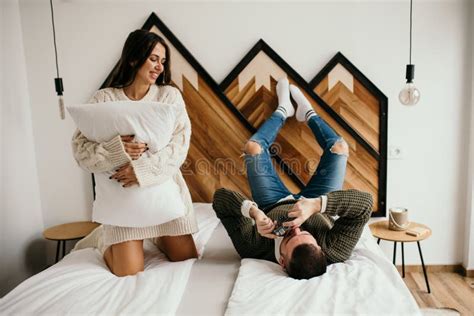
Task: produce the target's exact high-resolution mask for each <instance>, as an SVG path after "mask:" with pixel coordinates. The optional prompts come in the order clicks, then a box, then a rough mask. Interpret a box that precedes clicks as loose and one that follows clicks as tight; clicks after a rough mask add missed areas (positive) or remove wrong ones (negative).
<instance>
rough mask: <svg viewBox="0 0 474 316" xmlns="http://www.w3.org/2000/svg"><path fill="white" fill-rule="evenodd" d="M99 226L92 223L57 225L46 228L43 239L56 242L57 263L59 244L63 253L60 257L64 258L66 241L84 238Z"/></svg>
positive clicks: (57, 259)
mask: <svg viewBox="0 0 474 316" xmlns="http://www.w3.org/2000/svg"><path fill="white" fill-rule="evenodd" d="M99 225H100V224H98V223H94V222H74V223H67V224H62V225H57V226H53V227H50V228H47V229H46V230H45V231H44V232H43V237H44V238H46V239H48V240H55V241H57V242H58V245H57V247H56V262H58V261H59V252H60V249H61V244H62V251H63V255H62V257H64V256H65V255H66V241H68V240H76V239H81V238H84V237H85V236H87V235H89V233H90V232H92V231H93V230H94V229H95V228H96V227H98V226H99ZM62 257H61V258H62Z"/></svg>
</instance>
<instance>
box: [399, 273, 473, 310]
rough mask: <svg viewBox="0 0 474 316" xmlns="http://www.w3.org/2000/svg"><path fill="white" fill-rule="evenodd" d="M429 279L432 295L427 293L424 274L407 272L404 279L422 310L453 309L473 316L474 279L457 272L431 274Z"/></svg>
mask: <svg viewBox="0 0 474 316" xmlns="http://www.w3.org/2000/svg"><path fill="white" fill-rule="evenodd" d="M428 270H429V266H428ZM428 278H429V281H430V287H431V294H429V293H427V292H426V284H425V279H424V276H423V272H407V273H406V274H405V278H404V279H403V280H404V281H405V284H406V286H407V287H408V289H409V290H410V292H411V294H412V295H413V297H414V298H415V300H416V302H417V303H418V306H419V307H420V308H428V307H429V308H452V309H455V310H457V311H458V312H459V313H461V315H473V311H474V299H473V298H474V289H473V286H474V285H473V284H474V278H468V277H463V276H461V275H460V274H458V273H455V272H429V273H428Z"/></svg>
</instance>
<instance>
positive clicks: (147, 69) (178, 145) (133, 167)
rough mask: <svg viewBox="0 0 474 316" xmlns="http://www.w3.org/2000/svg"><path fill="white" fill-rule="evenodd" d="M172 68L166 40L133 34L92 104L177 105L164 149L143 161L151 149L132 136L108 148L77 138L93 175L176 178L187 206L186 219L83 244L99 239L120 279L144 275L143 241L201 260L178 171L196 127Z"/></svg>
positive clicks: (100, 235) (76, 148)
mask: <svg viewBox="0 0 474 316" xmlns="http://www.w3.org/2000/svg"><path fill="white" fill-rule="evenodd" d="M169 63H170V53H169V49H168V46H167V45H166V43H165V41H164V40H163V39H162V38H161V37H160V36H158V35H157V34H155V33H152V32H149V31H146V30H136V31H134V32H132V33H130V34H129V36H128V38H127V40H126V42H125V45H124V47H123V51H122V56H121V58H120V61H119V63H118V64H117V66H116V67H115V68H114V70H113V71H112V74H111V75H110V76H109V78H108V79H107V82H106V86H107V88H105V89H102V90H99V91H97V92H96V93H95V95H94V96H93V97H92V99H91V100H90V101H89V103H97V102H108V101H129V100H132V101H157V102H163V103H171V104H178V106H179V113H180V114H179V115H178V118H177V122H176V126H175V130H174V132H173V136H172V138H171V141H170V142H169V143H168V145H167V146H166V147H165V148H163V149H162V150H160V151H158V152H157V153H155V154H152V155H145V156H143V157H142V158H141V159H139V158H140V157H141V156H142V155H143V153H144V152H145V151H146V150H147V145H146V144H144V143H138V142H134V140H133V135H118V136H117V137H115V138H113V139H111V140H110V141H107V142H104V143H95V142H91V141H89V140H88V139H87V138H85V137H84V136H83V135H82V134H81V132H80V131H76V133H75V134H74V136H73V141H72V146H73V152H74V157H75V159H76V161H77V162H78V164H79V165H80V166H81V167H82V168H84V169H86V170H87V171H90V172H106V171H113V170H115V174H113V175H112V176H111V181H118V182H120V183H121V184H122V185H123V187H130V186H134V185H138V186H149V185H154V184H160V183H162V182H164V181H166V180H168V179H169V178H170V177H172V178H173V180H174V181H175V182H176V183H177V185H178V186H179V188H180V192H181V197H182V198H183V202H184V204H185V205H186V215H185V216H183V217H180V218H178V219H175V220H173V221H170V222H167V223H164V224H160V225H156V226H149V227H118V226H111V225H103V226H101V227H99V229H97V230H96V231H94V232H93V233H92V234H91V236H88V237H86V238H85V240H84V241H83V242H82V241H81V242H82V243H83V245H82V246H80V248H84V247H87V246H86V245H85V244H87V243H89V244H90V240H89V242H88V241H87V240H86V239H87V238H89V239H94V240H95V243H94V246H96V247H97V248H99V250H101V251H102V252H103V255H104V260H105V262H106V263H107V266H108V267H109V269H110V270H111V271H112V273H114V274H115V275H117V276H126V275H133V274H136V273H138V272H140V271H143V269H144V255H143V240H144V239H147V238H154V242H155V244H156V245H157V246H158V247H159V248H160V249H161V250H162V251H163V252H164V253H165V254H166V255H167V256H168V258H169V259H170V260H171V261H181V260H186V259H189V258H197V256H198V254H197V250H196V247H195V244H194V240H193V238H192V236H191V234H192V233H194V232H196V231H197V222H196V219H195V216H194V210H193V206H192V201H191V195H190V193H189V190H188V187H187V186H186V183H185V181H184V179H183V176H182V174H181V172H180V170H179V168H180V166H181V165H182V164H183V162H184V160H185V158H186V156H187V152H188V149H189V141H190V136H191V123H190V121H189V117H188V115H187V113H186V108H185V105H184V100H183V98H182V96H181V93H180V92H179V90H178V89H176V88H175V87H173V86H171V85H170V82H171V72H170V67H169ZM92 235H95V236H92ZM97 243H98V244H97ZM89 246H90V245H89ZM76 248H77V247H76Z"/></svg>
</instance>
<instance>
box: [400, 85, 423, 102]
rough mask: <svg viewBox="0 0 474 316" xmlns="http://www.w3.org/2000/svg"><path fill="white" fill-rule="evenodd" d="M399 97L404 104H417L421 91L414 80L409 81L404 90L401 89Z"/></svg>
mask: <svg viewBox="0 0 474 316" xmlns="http://www.w3.org/2000/svg"><path fill="white" fill-rule="evenodd" d="M398 99H399V100H400V102H401V103H402V104H403V105H408V106H410V105H415V104H417V103H418V101H419V100H420V91H419V90H418V89H417V88H416V87H415V84H414V83H413V82H407V83H406V85H405V87H404V88H403V89H402V91H400V94H399V95H398Z"/></svg>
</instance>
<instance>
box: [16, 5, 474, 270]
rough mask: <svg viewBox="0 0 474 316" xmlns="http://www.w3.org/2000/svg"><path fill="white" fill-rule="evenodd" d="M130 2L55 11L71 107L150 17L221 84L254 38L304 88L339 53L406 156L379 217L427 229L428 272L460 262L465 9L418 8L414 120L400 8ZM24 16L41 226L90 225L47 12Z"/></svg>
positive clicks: (393, 166)
mask: <svg viewBox="0 0 474 316" xmlns="http://www.w3.org/2000/svg"><path fill="white" fill-rule="evenodd" d="M130 2H131V1H130ZM130 2H127V1H119V2H116V1H100V2H99V1H79V0H68V1H66V0H64V1H55V13H56V27H57V41H58V49H59V60H60V68H61V74H62V77H63V79H64V85H65V97H66V102H67V103H80V102H84V101H86V100H87V99H88V98H89V96H90V95H91V94H92V93H93V91H94V90H96V89H97V88H98V87H99V86H100V84H101V83H102V81H103V80H104V78H105V76H106V75H107V74H108V73H109V72H110V70H111V68H112V66H113V64H114V63H115V62H116V61H117V59H118V57H119V54H120V50H121V48H122V45H123V42H124V40H125V38H126V36H127V34H128V33H129V32H130V31H132V30H134V29H136V28H139V27H141V26H142V24H143V23H144V22H145V20H146V18H147V17H148V16H149V14H150V13H151V12H152V11H155V12H156V13H157V14H158V16H159V17H160V18H161V19H162V20H163V21H164V22H165V23H166V24H167V25H168V27H169V28H170V29H171V30H172V31H173V32H174V33H175V35H176V36H177V37H178V38H179V39H180V40H181V41H182V43H183V44H184V45H185V46H186V47H187V48H188V49H189V51H190V52H191V53H192V54H193V55H194V57H195V58H196V59H197V60H198V61H199V62H200V63H201V64H202V65H203V67H204V68H205V69H207V71H208V72H209V73H210V75H211V76H212V77H213V78H214V79H215V80H216V81H217V82H220V81H221V80H222V79H224V77H225V76H226V75H227V74H228V72H229V71H230V70H231V69H232V68H233V67H234V65H236V64H237V63H238V62H239V61H240V60H241V58H242V57H243V56H244V54H245V53H247V51H248V50H249V49H250V48H251V47H252V46H253V45H254V44H255V42H256V41H257V40H258V39H259V38H263V39H264V40H265V41H266V42H267V43H268V44H269V45H270V46H271V47H273V48H274V49H275V50H276V51H277V53H278V54H280V56H281V57H282V58H284V59H285V60H286V61H287V62H288V63H289V64H290V65H291V66H292V67H293V68H294V69H296V71H298V72H299V73H300V74H301V75H302V76H303V77H304V78H305V79H306V80H308V81H309V80H310V79H312V78H313V76H314V75H315V74H316V73H317V72H318V71H319V70H320V69H321V68H322V67H323V66H324V65H325V63H326V62H327V61H328V60H329V59H330V58H331V57H332V56H333V55H334V54H335V53H336V52H337V51H341V52H343V53H344V54H345V55H346V56H347V57H348V58H349V59H350V60H351V61H352V62H353V63H354V64H355V65H356V66H357V67H358V68H359V69H361V70H362V72H364V74H365V75H366V76H367V77H368V78H370V79H371V80H372V81H373V82H374V83H375V84H376V85H377V86H378V87H379V88H380V89H381V90H382V91H383V92H384V93H385V94H386V95H387V96H388V98H389V145H397V146H401V147H402V148H403V149H404V150H405V159H404V160H398V161H389V169H388V194H387V195H388V201H387V202H388V203H387V205H388V206H389V207H391V206H400V205H402V206H405V207H408V208H409V209H410V216H411V219H412V220H414V221H418V222H422V223H425V224H427V225H429V226H430V227H431V228H432V229H433V236H432V237H431V238H430V239H429V240H427V241H425V242H423V243H422V247H423V249H424V254H425V260H426V262H427V263H428V264H455V263H460V262H461V261H462V258H463V244H462V242H461V241H462V240H463V237H464V222H465V215H466V212H465V210H466V201H467V192H466V185H465V183H466V182H467V176H466V168H467V161H468V160H467V155H466V152H467V150H466V148H467V146H468V144H469V140H468V131H469V116H468V115H466V113H470V112H469V107H470V91H469V89H470V86H469V83H470V80H469V81H468V79H469V78H470V75H471V74H470V73H471V71H472V70H471V67H469V68H467V67H466V65H467V64H469V65H470V60H471V58H472V55H470V54H469V46H470V45H471V43H472V38H471V37H469V35H470V33H469V32H468V23H469V19H470V18H471V19H472V18H473V16H472V15H471V16H470V17H469V15H470V14H471V13H470V11H469V10H466V8H467V7H468V4H467V3H466V2H465V1H461V0H459V1H455V0H451V1H436V2H430V1H423V2H421V3H420V2H415V5H414V45H413V61H414V63H415V64H416V76H415V82H416V84H417V85H418V87H419V89H420V90H421V93H422V98H421V101H420V102H419V104H418V105H417V106H416V107H413V108H407V107H403V106H401V105H400V104H399V102H398V99H397V96H398V92H399V90H400V89H401V88H402V86H403V84H404V76H405V64H406V63H407V61H408V17H409V11H408V8H409V7H408V1H397V2H389V3H387V2H384V1H371V2H354V1H348V2H336V3H334V2H329V1H328V3H324V2H321V1H315V2H313V3H310V2H305V3H298V4H297V3H295V4H289V3H271V4H268V3H262V2H258V3H248V2H245V3H238V4H237V3H222V2H219V3H216V2H213V3H209V2H202V3H200V2H196V1H194V2H191V3H184V2H177V3H175V2H160V1H140V2H138V3H136V2H134V3H133V4H130ZM21 14H22V26H23V30H24V44H25V50H26V51H25V54H26V59H27V69H28V83H29V88H30V96H31V99H32V111H33V127H34V135H35V150H36V156H37V163H38V169H39V177H40V186H41V197H42V209H43V212H44V214H43V215H44V223H45V226H50V225H54V224H58V223H62V222H68V221H74V220H81V219H87V218H89V217H90V214H91V213H90V208H91V198H92V196H91V195H92V194H91V183H90V176H89V175H88V174H87V173H85V172H83V171H81V170H80V169H79V168H78V167H77V166H76V164H75V162H74V160H73V158H72V155H71V150H70V144H69V142H70V138H71V135H72V133H73V129H74V125H73V123H72V121H71V120H70V119H67V120H66V121H60V120H59V119H58V110H57V105H56V98H55V92H54V84H53V78H54V77H55V68H54V56H53V46H52V35H51V22H50V13H49V5H48V4H47V3H46V2H45V1H42V2H37V1H34V0H22V1H21ZM383 247H384V249H386V251H387V253H390V252H391V249H392V248H391V245H390V246H389V245H388V243H387V244H386V245H383ZM406 259H407V260H406V262H407V263H408V264H418V263H419V259H418V253H417V251H416V246H414V245H412V246H411V247H409V246H407V247H406Z"/></svg>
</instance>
